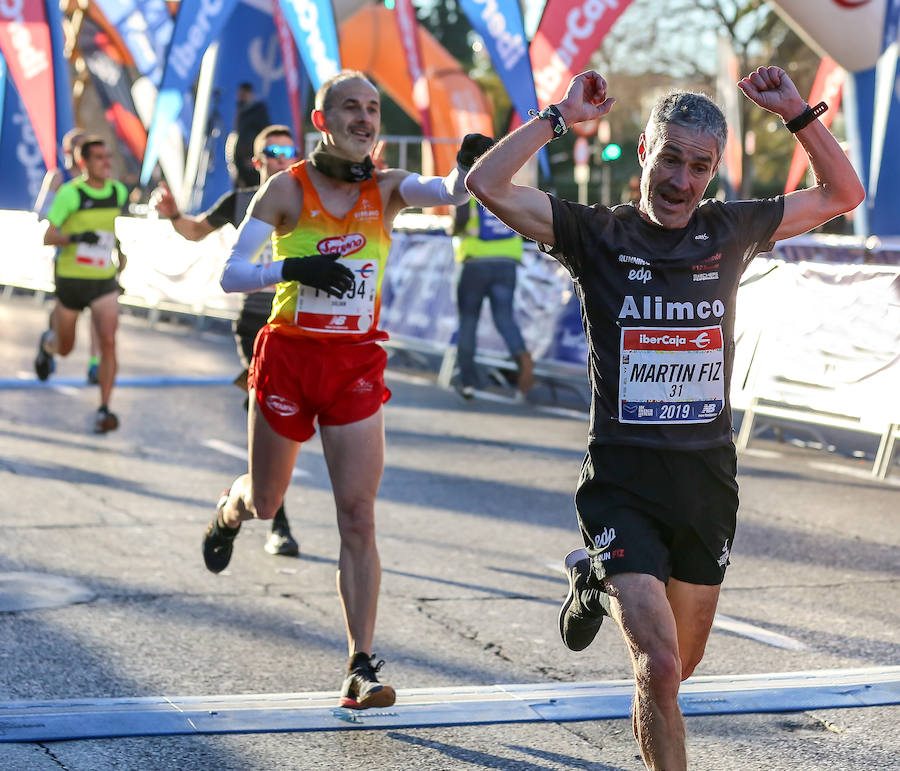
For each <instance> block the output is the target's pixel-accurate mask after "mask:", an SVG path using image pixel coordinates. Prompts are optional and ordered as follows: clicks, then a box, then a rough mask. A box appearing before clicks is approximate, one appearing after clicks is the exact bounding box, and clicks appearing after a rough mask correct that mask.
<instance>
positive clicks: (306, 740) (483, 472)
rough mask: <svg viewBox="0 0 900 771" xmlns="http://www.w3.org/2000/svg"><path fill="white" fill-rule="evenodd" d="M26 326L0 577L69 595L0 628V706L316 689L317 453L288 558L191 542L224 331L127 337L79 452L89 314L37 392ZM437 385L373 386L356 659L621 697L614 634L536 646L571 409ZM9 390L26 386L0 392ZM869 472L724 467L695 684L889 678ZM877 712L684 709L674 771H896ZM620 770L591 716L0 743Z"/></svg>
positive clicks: (303, 467)
mask: <svg viewBox="0 0 900 771" xmlns="http://www.w3.org/2000/svg"><path fill="white" fill-rule="evenodd" d="M48 307H49V306H45V305H39V304H38V303H36V302H35V301H34V300H33V299H32V298H30V297H24V296H20V295H17V296H14V297H12V298H10V299H5V300H0V329H2V330H3V334H2V336H0V362H2V363H3V369H2V375H0V380H3V381H4V382H6V383H7V386H6V387H3V388H0V523H2V526H3V530H2V534H3V537H2V538H0V584H2V579H3V578H4V576H5V577H7V579H8V578H9V575H10V574H19V573H32V574H38V577H40V576H45V577H50V576H55V577H63V578H65V579H68V580H69V584H68V586H70V587H74V588H76V589H77V590H78V591H80V592H81V593H80V594H76V595H75V596H73V597H71V598H70V599H71V600H72V602H71V603H69V604H61V605H59V606H57V607H43V608H27V609H6V610H5V612H0V661H2V667H0V702H12V701H30V700H44V699H66V700H77V699H88V698H113V697H141V696H142V697H146V696H160V695H163V694H166V695H180V696H188V695H195V696H200V695H211V694H260V693H294V692H310V691H326V692H333V693H334V694H335V696H336V695H337V690H338V689H339V687H340V683H341V678H342V670H343V667H344V665H345V656H346V650H345V642H344V633H343V625H342V620H341V615H340V608H339V605H338V603H337V599H336V592H335V582H334V572H335V558H336V555H337V534H336V529H335V526H334V521H333V519H334V516H333V510H334V509H333V503H332V500H331V496H330V490H329V487H328V483H327V476H326V472H325V465H324V460H323V457H322V453H321V447H320V445H319V443H318V439H313V440H312V441H311V442H310V443H309V444H308V446H306V447H304V449H303V451H302V452H301V454H300V458H299V460H298V464H297V470H298V471H297V477H296V479H295V483H294V484H293V485H292V487H291V489H290V491H289V493H288V496H287V500H286V508H287V512H288V516H289V518H290V521H291V524H292V526H293V529H294V532H295V534H296V535H297V536H298V539H299V540H300V542H301V549H302V555H301V557H300V558H299V559H291V558H284V557H272V556H270V555H268V554H266V553H265V552H264V551H263V548H262V547H263V543H264V540H265V535H266V530H267V528H266V526H265V525H264V524H263V523H248V524H247V525H246V526H245V527H244V529H243V531H242V532H241V535H240V537H239V539H238V541H237V543H236V549H235V556H234V558H233V560H232V563H231V565H230V567H229V569H228V570H227V571H226V572H225V573H223V574H221V575H219V576H215V575H212V574H210V573H208V572H207V571H206V569H205V568H204V566H203V562H202V558H201V556H200V542H201V538H202V535H203V531H204V529H205V527H206V524H207V523H208V521H209V520H210V518H211V517H212V515H213V507H214V503H215V500H216V498H217V496H218V494H219V493H220V492H221V490H223V489H224V488H225V487H226V486H227V485H228V484H229V483H230V481H231V480H232V479H233V478H234V477H235V476H236V475H237V474H239V473H241V472H242V471H243V470H244V468H245V462H244V460H243V459H242V457H243V455H242V453H244V452H245V415H244V412H243V409H242V408H241V395H240V394H239V392H238V391H237V389H235V388H234V387H233V386H231V385H228V384H227V380H228V379H229V378H230V377H233V376H234V375H235V374H236V373H237V371H238V365H237V358H236V355H235V352H234V347H233V343H232V341H231V339H230V336H228V335H225V334H222V331H221V330H213V331H206V332H201V331H197V330H196V329H194V328H193V327H191V326H187V325H173V324H162V325H160V326H159V327H157V328H155V329H154V328H150V327H149V326H148V325H147V324H146V323H145V322H144V321H142V320H140V319H136V318H133V317H125V318H123V321H122V327H121V332H120V361H121V363H120V375H121V377H122V378H123V379H126V378H130V379H131V382H133V383H135V384H144V385H132V386H123V387H120V388H119V389H117V391H116V392H115V394H114V402H113V408H114V409H115V411H116V412H118V414H119V416H120V418H121V421H122V425H121V428H120V429H119V430H118V431H116V432H114V433H112V434H109V435H106V436H95V435H94V434H92V433H91V430H90V426H91V416H92V412H93V411H94V410H95V409H96V406H97V398H98V397H97V392H96V389H95V388H93V387H87V386H84V385H82V383H81V381H82V378H83V375H84V372H85V369H86V360H87V353H86V342H85V341H86V333H87V328H86V322H82V328H81V329H80V330H79V334H80V335H81V339H80V342H79V347H78V348H77V349H76V351H75V352H74V353H73V354H72V355H71V356H70V357H69V358H68V359H66V360H63V361H59V362H58V369H57V372H56V374H55V375H54V376H53V378H51V380H50V382H49V385H46V386H39V385H37V384H36V383H35V382H31V381H32V380H33V371H32V364H31V362H32V359H33V357H34V353H35V346H36V340H37V337H38V334H39V332H40V330H41V329H42V327H43V325H44V324H45V323H46V317H47V311H48ZM433 374H434V373H433V372H430V371H427V370H423V371H421V372H414V371H412V370H411V369H410V368H409V367H403V368H399V367H398V368H391V369H390V370H389V373H388V380H389V385H390V387H391V389H392V391H393V393H394V396H393V399H392V400H391V401H390V403H389V404H388V406H387V408H386V422H387V446H388V450H387V466H386V470H385V475H384V480H383V483H382V486H381V493H380V504H379V507H378V527H379V536H378V537H379V547H380V551H381V558H382V563H383V569H384V576H383V581H382V593H381V600H380V606H379V619H378V626H377V629H376V646H375V649H376V651H377V653H378V655H379V657H383V658H384V659H385V660H386V662H387V663H386V665H385V668H384V670H383V671H382V674H383V676H384V679H386V680H387V681H388V682H390V683H391V684H393V685H394V686H395V687H396V688H397V689H398V691H399V692H401V693H402V691H403V689H409V688H427V687H438V686H454V685H473V686H476V685H488V684H495V683H548V682H560V683H570V682H581V681H593V680H619V679H624V678H626V677H627V676H628V674H629V671H630V668H629V665H628V660H627V655H626V651H625V648H624V645H623V643H622V642H621V640H620V639H619V637H618V634H617V632H616V631H615V629H614V628H612V627H610V628H609V629H607V628H604V629H603V630H601V632H600V635H599V636H598V638H597V640H596V641H595V643H594V644H593V645H592V646H591V647H590V648H589V649H588V650H587V651H585V652H583V653H580V654H575V653H571V652H569V651H567V650H566V649H565V648H564V647H563V646H562V644H561V643H560V641H559V639H558V633H557V630H556V614H557V609H558V606H559V602H560V600H561V599H562V597H563V595H564V594H565V581H564V576H563V573H562V568H561V561H562V557H563V556H564V555H565V554H566V552H567V551H569V550H570V549H571V548H573V547H574V546H577V545H578V544H579V536H578V533H577V528H576V526H575V518H574V509H573V503H572V493H573V489H574V484H575V481H576V478H577V474H578V470H579V465H580V462H581V458H582V456H583V452H584V443H585V436H586V429H587V423H586V421H585V419H584V417H583V416H578V415H577V414H576V413H575V412H573V413H572V414H564V413H554V412H552V411H549V410H545V409H543V408H542V407H540V406H538V405H534V404H524V405H522V404H513V403H511V402H509V401H498V400H485V399H479V400H476V401H475V402H473V403H464V402H462V401H461V400H460V399H459V398H458V397H457V396H456V395H455V394H454V393H453V392H449V391H444V390H441V389H439V388H437V387H435V386H434V384H433V379H434V377H433ZM19 378H21V379H23V380H24V381H28V382H26V383H24V384H23V387H20V388H11V387H8V381H11V380H15V379H19ZM161 378H169V380H160V379H161ZM173 378H176V379H177V378H183V379H185V380H189V379H193V380H195V381H198V382H199V381H202V382H205V383H206V384H205V385H177V384H175V385H173V384H172V383H176V382H177V381H175V380H172V379H173ZM154 382H156V383H157V384H156V385H155V386H154V385H152V383H154ZM165 383H169V384H168V385H166V384H165ZM217 383H218V384H217ZM870 465H871V464H870V462H869V461H866V460H864V459H859V460H857V459H854V458H852V457H849V456H848V454H847V453H841V452H837V453H827V452H824V451H815V450H812V449H809V448H802V447H796V446H793V445H791V444H789V443H778V442H775V441H767V440H757V441H755V442H753V444H752V445H751V448H750V450H749V451H748V452H746V453H744V454H743V455H742V456H741V457H740V477H739V482H740V484H741V497H742V508H741V514H740V521H739V527H738V534H737V537H736V539H735V543H734V549H733V553H732V566H731V568H730V569H729V572H728V577H727V579H726V583H725V586H724V589H723V591H722V597H721V603H720V613H721V614H722V617H723V619H724V620H728V619H730V620H733V621H738V622H741V624H742V626H740V627H735V626H733V625H732V626H731V627H730V631H729V629H727V628H725V627H726V626H728V625H727V624H725V623H724V622H723V624H722V625H720V626H717V627H716V628H715V629H714V631H713V633H712V635H711V638H710V641H709V645H708V648H707V653H706V657H705V659H704V661H703V662H702V663H701V665H700V667H699V669H698V671H697V674H698V675H739V674H752V673H766V672H794V671H804V670H818V669H830V668H851V667H864V666H882V665H898V664H900V639H898V630H900V602H898V599H900V597H898V583H900V580H898V566H900V529H898V517H900V505H898V501H900V497H898V491H900V472H898V467H897V466H894V467H893V470H892V474H891V476H890V477H889V479H888V480H887V481H885V482H878V481H873V480H871V479H870V478H868V477H867V474H868V470H869V467H870ZM51 594H52V595H53V596H52V597H51V598H50V599H51V601H52V599H53V598H56V599H59V597H60V595H59V594H58V592H57V593H51ZM0 595H2V593H0ZM6 599H7V601H8V600H9V597H8V596H7V598H6ZM735 630H737V631H735ZM773 640H775V641H776V642H777V641H779V640H780V641H781V644H773V642H772V641H773ZM785 641H789V643H787V644H786V643H785ZM898 720H900V709H898V708H897V707H896V706H892V707H868V708H857V709H825V710H816V711H808V712H799V713H791V714H751V715H726V716H716V717H691V718H689V719H688V720H687V729H688V737H689V738H688V751H689V756H690V758H691V767H692V768H696V769H722V770H725V771H728V770H731V769H733V770H735V771H736V770H737V769H741V771H747V770H748V769H752V770H756V769H759V770H760V771H761V770H763V769H765V771H776V770H777V769H802V771H817V770H818V769H822V771H824V770H825V769H828V771H833V770H834V769H848V770H849V769H858V770H859V771H874V770H880V769H890V768H900V760H898V758H900V732H898V731H897V724H898ZM636 755H637V753H636V746H635V744H634V741H633V739H632V737H631V731H630V726H629V723H628V721H625V720H593V721H584V722H571V723H552V722H544V723H518V724H496V725H462V726H455V727H436V728H412V729H397V730H384V731H380V730H374V731H328V732H310V733H255V734H229V735H205V736H180V737H179V736H176V737H172V736H163V737H150V738H125V739H102V740H83V741H62V742H44V743H24V744H0V769H2V770H4V771H5V770H6V769H16V770H18V769H28V770H29V771H30V770H32V769H35V770H36V771H51V770H53V771H58V769H68V770H69V771H101V770H103V769H150V768H152V769H217V770H218V769H268V768H279V769H342V768H362V769H370V768H371V769H374V768H378V769H471V768H487V769H526V770H527V771H538V770H541V771H542V770H544V769H571V768H577V769H590V770H591V771H601V770H604V771H607V770H622V771H631V770H633V769H634V770H636V769H641V768H642V767H643V766H642V765H641V763H640V761H639V760H638V759H637V757H636Z"/></svg>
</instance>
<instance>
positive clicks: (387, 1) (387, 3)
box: [384, 0, 394, 11]
mask: <svg viewBox="0 0 900 771" xmlns="http://www.w3.org/2000/svg"><path fill="white" fill-rule="evenodd" d="M384 7H385V8H387V9H388V10H389V11H393V10H394V0H384Z"/></svg>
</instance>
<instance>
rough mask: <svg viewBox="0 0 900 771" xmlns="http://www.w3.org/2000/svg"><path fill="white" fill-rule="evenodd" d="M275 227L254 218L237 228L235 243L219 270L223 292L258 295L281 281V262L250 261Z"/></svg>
mask: <svg viewBox="0 0 900 771" xmlns="http://www.w3.org/2000/svg"><path fill="white" fill-rule="evenodd" d="M273 232H275V227H274V226H273V225H270V224H269V223H268V222H263V221H262V220H258V219H256V218H255V217H250V218H249V219H245V220H244V221H243V222H242V223H241V226H240V227H239V228H238V232H237V241H235V242H234V246H233V247H231V254H229V255H228V260H227V261H226V262H225V267H224V268H223V269H222V278H221V279H219V283H220V284H221V286H222V289H224V290H225V291H226V292H258V291H259V290H260V289H265V288H266V287H269V286H272V285H273V284H277V283H278V282H279V281H281V269H282V267H283V266H282V264H281V262H280V261H279V262H270V263H269V264H268V265H262V264H260V263H255V262H253V258H254V257H256V255H257V254H258V253H259V251H260V249H262V248H263V246H265V244H266V241H268V240H269V237H270V236H271V235H272V233H273Z"/></svg>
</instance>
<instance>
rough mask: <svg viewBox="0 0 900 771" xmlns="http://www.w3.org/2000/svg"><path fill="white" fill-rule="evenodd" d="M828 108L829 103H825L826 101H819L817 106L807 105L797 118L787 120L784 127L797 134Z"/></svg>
mask: <svg viewBox="0 0 900 771" xmlns="http://www.w3.org/2000/svg"><path fill="white" fill-rule="evenodd" d="M827 109H828V105H827V104H825V102H819V103H818V104H817V105H816V106H815V107H810V106H809V105H806V109H805V110H804V111H803V112H801V113H800V114H799V115H798V116H797V117H796V118H791V119H790V120H788V121H785V123H784V127H785V128H786V129H787V130H788V131H790V132H791V133H792V134H796V133H797V132H798V131H800V130H802V129H805V128H806V127H807V126H808V125H809V124H810V123H812V122H813V121H814V120H815V119H816V118H818V117H819V116H820V115H821V114H822V113H823V112H825V111H826V110H827Z"/></svg>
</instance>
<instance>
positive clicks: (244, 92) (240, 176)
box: [225, 82, 271, 188]
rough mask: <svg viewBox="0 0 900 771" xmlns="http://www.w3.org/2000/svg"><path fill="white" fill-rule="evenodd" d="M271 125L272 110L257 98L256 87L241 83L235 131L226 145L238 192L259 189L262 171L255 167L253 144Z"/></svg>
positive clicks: (226, 156) (238, 93)
mask: <svg viewBox="0 0 900 771" xmlns="http://www.w3.org/2000/svg"><path fill="white" fill-rule="evenodd" d="M270 122H271V121H270V120H269V109H268V107H266V103H265V102H263V101H261V100H259V99H257V98H256V93H255V92H254V90H253V85H252V84H250V83H247V82H244V83H241V84H240V85H239V86H238V89H237V114H236V115H235V116H234V131H232V132H231V133H230V134H229V135H228V139H227V141H226V142H225V159H226V161H227V163H228V169H229V171H230V172H231V177H232V179H233V180H234V186H235V188H243V187H256V186H258V185H259V183H260V182H259V171H258V170H257V168H256V166H255V165H254V164H253V140H254V139H255V138H256V136H257V134H259V132H260V131H262V130H263V129H264V128H265V127H266V126H268V125H269V123H270Z"/></svg>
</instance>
